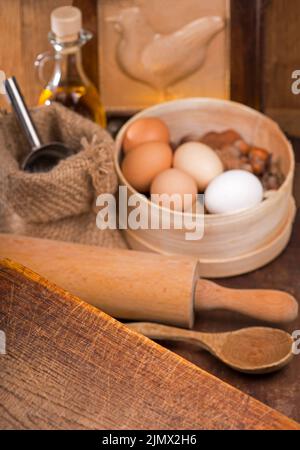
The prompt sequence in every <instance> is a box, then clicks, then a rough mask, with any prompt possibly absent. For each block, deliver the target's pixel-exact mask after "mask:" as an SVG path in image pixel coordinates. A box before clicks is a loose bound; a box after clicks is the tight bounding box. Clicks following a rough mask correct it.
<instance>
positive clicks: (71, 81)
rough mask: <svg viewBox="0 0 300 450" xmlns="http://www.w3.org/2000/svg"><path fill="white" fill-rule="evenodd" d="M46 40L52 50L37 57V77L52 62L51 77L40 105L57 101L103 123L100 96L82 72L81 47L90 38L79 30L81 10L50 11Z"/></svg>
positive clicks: (59, 9) (100, 123)
mask: <svg viewBox="0 0 300 450" xmlns="http://www.w3.org/2000/svg"><path fill="white" fill-rule="evenodd" d="M51 30H52V31H51V32H50V33H49V41H50V44H51V45H52V47H53V49H54V53H51V54H50V53H48V52H47V53H43V54H42V55H39V56H38V58H37V60H36V63H35V64H36V66H37V67H38V69H39V75H40V78H41V79H42V78H43V75H42V72H43V67H44V64H45V62H47V61H48V60H53V61H54V69H53V73H52V76H51V78H50V80H49V81H48V82H47V84H46V86H45V88H44V89H43V91H42V92H41V95H40V98H39V105H43V104H45V105H49V104H51V103H52V102H54V101H56V102H59V103H62V104H63V105H64V106H66V107H67V108H70V109H73V110H74V111H76V112H77V113H79V114H81V115H83V116H85V117H88V118H89V119H91V120H93V121H94V122H96V123H98V124H99V125H101V126H103V127H105V126H106V118H105V111H104V108H103V105H102V102H101V97H100V95H99V93H98V91H97V89H96V87H95V86H94V85H93V84H92V82H91V81H90V80H89V79H88V77H87V75H86V74H85V72H84V69H83V66H82V60H81V47H82V46H83V45H84V44H85V43H86V42H88V41H89V40H90V39H91V38H92V34H91V33H90V32H88V31H85V30H83V29H82V17H81V11H80V10H79V9H78V8H75V7H72V6H63V7H61V8H57V9H55V10H54V11H53V12H52V14H51Z"/></svg>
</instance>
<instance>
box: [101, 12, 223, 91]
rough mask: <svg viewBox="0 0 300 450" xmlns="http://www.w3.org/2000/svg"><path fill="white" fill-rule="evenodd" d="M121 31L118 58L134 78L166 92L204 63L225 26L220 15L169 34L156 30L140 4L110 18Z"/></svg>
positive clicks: (206, 18) (122, 66) (197, 21)
mask: <svg viewBox="0 0 300 450" xmlns="http://www.w3.org/2000/svg"><path fill="white" fill-rule="evenodd" d="M107 21H108V22H113V23H114V25H115V29H116V31H118V33H119V34H120V38H119V42H118V44H117V49H116V59H117V62H118V64H119V66H120V68H121V69H122V70H123V71H124V72H125V73H126V74H127V75H128V76H129V77H131V78H133V79H135V80H138V81H141V82H143V83H146V84H148V85H150V86H151V87H153V88H155V89H157V90H158V91H160V92H161V93H164V92H165V91H166V89H167V88H168V87H169V86H171V85H173V84H175V83H176V82H178V81H180V80H181V79H183V78H186V77H187V76H189V75H191V74H192V73H194V72H195V71H196V70H198V69H199V68H200V67H201V66H202V65H203V63H204V61H205V57H206V52H207V48H208V46H209V44H210V42H211V41H212V39H213V38H214V36H215V35H216V34H217V33H219V32H220V31H221V30H222V29H223V28H224V20H223V19H222V18H221V17H219V16H207V17H201V18H199V19H196V20H194V21H192V22H190V23H188V24H187V25H184V26H183V27H182V28H181V29H179V30H177V31H175V32H173V33H170V34H159V33H156V32H155V31H154V30H153V29H152V27H151V26H150V25H149V23H148V22H147V20H146V18H145V17H144V15H143V13H142V11H141V10H140V8H138V7H132V8H126V9H123V10H122V11H121V13H120V15H118V16H117V17H109V18H107Z"/></svg>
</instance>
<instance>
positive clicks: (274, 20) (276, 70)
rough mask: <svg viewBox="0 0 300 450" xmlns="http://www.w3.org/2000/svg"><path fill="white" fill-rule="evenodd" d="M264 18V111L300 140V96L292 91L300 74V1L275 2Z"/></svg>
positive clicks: (277, 0)
mask: <svg viewBox="0 0 300 450" xmlns="http://www.w3.org/2000/svg"><path fill="white" fill-rule="evenodd" d="M262 13H263V16H264V19H263V20H264V24H265V26H264V38H263V67H262V92H263V109H264V110H265V111H266V113H267V114H269V115H270V116H271V117H273V118H274V119H275V120H277V121H278V122H279V123H280V125H281V126H282V127H283V128H284V129H285V130H286V131H287V132H289V133H290V134H292V135H295V136H300V125H299V124H300V95H294V94H293V93H292V91H291V85H292V81H293V80H292V78H291V77H292V73H293V71H294V70H300V1H299V0H288V1H286V0H272V1H270V0H269V1H268V2H267V3H266V6H265V8H264V10H263V11H262Z"/></svg>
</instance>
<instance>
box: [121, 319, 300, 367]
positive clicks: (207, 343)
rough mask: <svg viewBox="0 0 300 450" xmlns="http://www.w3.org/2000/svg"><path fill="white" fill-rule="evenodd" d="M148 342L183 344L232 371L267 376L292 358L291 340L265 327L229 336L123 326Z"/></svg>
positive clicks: (151, 326) (153, 326)
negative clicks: (192, 346)
mask: <svg viewBox="0 0 300 450" xmlns="http://www.w3.org/2000/svg"><path fill="white" fill-rule="evenodd" d="M126 325H127V326H128V327H129V328H131V329H132V330H135V331H137V332H138V333H141V334H143V335H145V336H147V337H149V338H151V339H158V340H159V339H163V340H171V341H185V342H189V343H190V344H194V345H197V346H199V347H200V348H203V349H205V350H207V351H209V352H210V353H211V354H212V355H214V356H215V357H216V358H218V359H220V360H221V361H223V363H225V364H227V365H228V366H230V367H231V368H232V369H235V370H238V371H240V372H245V373H268V372H274V371H276V370H279V369H281V368H282V367H283V366H285V365H286V364H288V363H289V362H290V360H291V359H292V357H293V353H292V345H293V339H292V337H291V336H290V335H289V334H288V333H286V332H285V331H283V330H278V329H275V328H267V327H251V328H242V329H240V330H237V331H231V332H228V333H200V332H198V331H190V330H183V329H181V328H175V327H168V326H165V325H159V324H156V323H150V322H149V323H148V322H132V323H127V324H126Z"/></svg>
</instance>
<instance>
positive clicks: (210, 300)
mask: <svg viewBox="0 0 300 450" xmlns="http://www.w3.org/2000/svg"><path fill="white" fill-rule="evenodd" d="M213 309H224V310H228V311H234V312H238V313H241V314H245V315H247V316H250V317H253V318H255V319H259V320H263V321H267V322H274V323H280V322H292V321H293V320H295V319H296V318H297V316H298V303H297V301H296V299H295V298H294V297H293V296H292V295H290V294H288V293H286V292H283V291H275V290H267V289H229V288H225V287H222V286H220V285H217V284H215V283H213V282H212V281H208V280H202V279H201V280H200V279H199V280H198V282H197V286H196V291H195V311H196V312H197V311H198V312H201V311H205V310H213Z"/></svg>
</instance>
